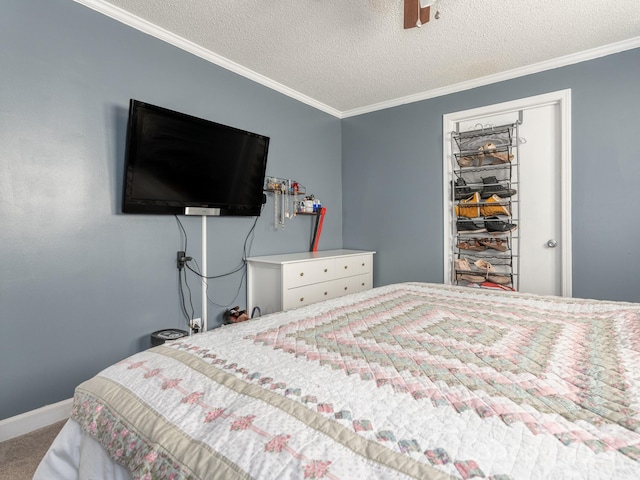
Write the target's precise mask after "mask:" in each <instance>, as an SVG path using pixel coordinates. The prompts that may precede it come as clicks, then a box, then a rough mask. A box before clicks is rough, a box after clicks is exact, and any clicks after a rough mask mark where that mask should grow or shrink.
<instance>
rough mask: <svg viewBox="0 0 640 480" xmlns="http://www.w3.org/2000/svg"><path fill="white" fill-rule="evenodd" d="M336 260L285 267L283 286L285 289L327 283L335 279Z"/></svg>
mask: <svg viewBox="0 0 640 480" xmlns="http://www.w3.org/2000/svg"><path fill="white" fill-rule="evenodd" d="M333 269H334V260H333V259H326V260H317V261H314V262H298V263H291V264H288V265H284V268H283V278H282V281H283V285H284V288H285V289H290V288H296V287H301V286H303V285H311V284H314V283H320V282H326V281H327V280H331V279H332V278H333Z"/></svg>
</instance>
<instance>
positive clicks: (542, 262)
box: [443, 90, 571, 296]
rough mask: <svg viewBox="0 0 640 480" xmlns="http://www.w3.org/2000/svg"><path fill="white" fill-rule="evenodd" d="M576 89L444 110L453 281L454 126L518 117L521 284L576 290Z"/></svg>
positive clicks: (553, 291) (540, 290)
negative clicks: (573, 220) (573, 142)
mask: <svg viewBox="0 0 640 480" xmlns="http://www.w3.org/2000/svg"><path fill="white" fill-rule="evenodd" d="M570 102H571V91H570V90H563V91H559V92H553V93H549V94H545V95H538V96H535V97H529V98H524V99H520V100H514V101H512V102H506V103H501V104H496V105H489V106H486V107H480V108H476V109H472V110H465V111H461V112H454V113H449V114H446V115H444V116H443V133H444V134H443V142H444V144H443V152H444V158H443V162H444V163H443V166H444V168H443V173H444V178H443V180H444V195H443V200H444V279H445V283H452V270H453V267H452V265H453V246H454V245H453V244H454V240H453V237H452V225H453V223H454V222H455V218H454V215H453V209H452V201H451V180H452V172H453V168H454V164H455V159H454V156H453V153H454V147H453V144H452V136H451V135H452V132H454V131H459V132H465V131H469V130H473V129H476V128H479V126H483V127H487V126H490V125H495V126H499V125H505V124H511V123H514V122H517V121H520V122H522V123H521V124H520V126H519V133H518V135H519V137H520V142H519V148H518V154H519V157H520V158H519V167H518V185H517V187H516V188H517V190H518V202H519V208H520V215H519V217H520V222H519V227H518V234H517V235H518V241H519V243H520V245H519V259H518V260H519V263H520V268H519V274H520V277H519V290H520V291H521V292H526V293H536V294H542V295H560V296H571V138H570V135H571V105H570Z"/></svg>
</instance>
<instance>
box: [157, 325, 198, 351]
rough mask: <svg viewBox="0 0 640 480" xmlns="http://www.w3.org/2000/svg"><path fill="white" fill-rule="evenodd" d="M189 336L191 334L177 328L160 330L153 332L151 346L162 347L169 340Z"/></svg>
mask: <svg viewBox="0 0 640 480" xmlns="http://www.w3.org/2000/svg"><path fill="white" fill-rule="evenodd" d="M188 335H189V332H185V331H184V330H178V329H175V328H167V329H164V330H158V331H157V332H153V333H152V334H151V346H152V347H157V346H158V345H162V344H163V343H164V342H166V341H168V340H177V339H178V338H182V337H186V336H188Z"/></svg>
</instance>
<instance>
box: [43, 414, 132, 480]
mask: <svg viewBox="0 0 640 480" xmlns="http://www.w3.org/2000/svg"><path fill="white" fill-rule="evenodd" d="M53 478H64V479H65V480H80V479H87V478H95V479H98V478H99V479H104V480H131V476H130V475H129V472H128V471H127V470H126V469H125V468H124V467H122V466H121V465H118V464H117V463H115V462H114V461H113V460H111V458H109V456H108V455H107V453H106V452H105V451H104V450H103V449H102V447H101V446H100V444H99V443H98V442H96V441H95V440H94V439H93V438H91V437H90V436H89V435H88V434H86V433H84V432H83V431H82V429H81V428H80V425H79V424H78V423H77V422H75V421H74V420H69V421H67V423H66V424H65V425H64V427H62V430H60V433H59V434H58V436H57V437H56V438H55V440H54V441H53V444H52V445H51V448H50V449H49V451H48V452H47V454H46V455H45V457H44V458H43V459H42V462H40V465H39V466H38V469H37V470H36V473H35V474H34V476H33V480H51V479H53Z"/></svg>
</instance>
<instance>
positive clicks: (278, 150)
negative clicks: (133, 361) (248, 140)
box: [0, 0, 640, 419]
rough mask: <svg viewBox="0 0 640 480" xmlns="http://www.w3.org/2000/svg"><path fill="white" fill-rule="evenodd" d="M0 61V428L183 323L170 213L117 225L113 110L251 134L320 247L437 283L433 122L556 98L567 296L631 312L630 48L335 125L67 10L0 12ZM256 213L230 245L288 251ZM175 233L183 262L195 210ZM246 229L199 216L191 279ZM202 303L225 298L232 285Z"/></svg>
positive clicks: (636, 100) (9, 3)
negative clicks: (563, 102) (161, 109)
mask: <svg viewBox="0 0 640 480" xmlns="http://www.w3.org/2000/svg"><path fill="white" fill-rule="evenodd" d="M0 65H1V66H2V68H1V69H0V219H1V220H2V228H1V229H0V245H1V246H2V248H1V250H0V262H1V267H0V269H1V270H0V272H1V274H0V322H1V325H2V327H3V333H2V336H0V364H2V365H3V367H2V369H0V383H1V384H2V385H3V388H2V389H0V419H1V418H6V417H10V416H13V415H16V414H19V413H22V412H26V411H29V410H32V409H35V408H38V407H41V406H43V405H46V404H49V403H53V402H57V401H60V400H64V399H67V398H70V397H71V396H72V394H73V389H74V387H75V386H76V385H77V384H78V383H79V382H81V381H83V380H85V379H87V378H89V377H90V376H92V375H94V374H95V373H97V371H99V370H101V369H102V368H104V367H106V366H107V365H108V364H110V363H113V362H115V361H117V360H120V359H122V358H123V357H125V356H127V355H129V354H132V353H134V352H136V351H139V350H141V349H144V348H146V347H147V346H148V345H149V338H148V337H149V333H150V332H153V331H155V330H158V329H161V328H167V327H178V328H179V327H182V326H183V323H182V317H181V314H180V308H179V298H178V275H177V269H176V268H175V252H176V251H177V250H180V249H183V248H184V242H183V239H182V236H181V233H180V230H179V228H178V225H177V223H176V221H175V219H174V218H173V217H171V216H167V217H165V216H143V215H123V214H121V213H120V197H121V193H122V189H121V176H122V168H123V157H124V141H125V134H126V117H127V106H128V101H129V99H130V98H137V99H140V100H144V101H147V102H150V103H154V104H157V105H162V106H165V107H167V108H172V109H174V110H179V111H183V112H186V113H190V114H192V115H196V116H201V117H204V118H208V119H211V120H214V121H218V122H220V123H225V124H228V125H232V126H235V127H238V128H243V129H247V130H251V131H255V132H258V133H262V134H265V135H269V136H270V137H271V147H270V155H269V162H268V167H267V174H268V175H275V176H283V177H291V178H295V179H298V180H299V181H301V182H302V183H303V184H305V185H306V186H307V188H308V190H309V191H310V192H312V193H315V194H316V195H317V196H318V197H319V198H320V199H321V200H322V202H323V204H324V205H325V206H326V207H327V208H328V214H327V218H326V219H325V224H324V228H323V233H322V240H321V242H320V248H322V249H330V248H339V247H341V246H343V245H344V247H346V248H363V249H364V248H366V249H374V250H376V251H377V252H378V254H377V255H376V256H375V257H374V258H375V262H376V265H375V267H376V273H375V279H376V284H377V285H382V284H388V283H392V282H396V281H404V280H425V281H433V282H441V281H442V248H443V247H442V218H441V216H442V209H443V208H442V188H443V186H442V180H441V179H442V169H441V158H442V151H441V145H442V132H441V130H442V127H441V117H442V115H443V114H444V113H448V112H452V111H457V110H463V109H467V108H473V107H477V106H481V105H487V104H491V103H497V102H502V101H507V100H512V99H515V98H521V97H526V96H530V95H535V94H539V93H545V92H549V91H554V90H560V89H564V88H572V89H573V154H574V156H573V195H574V198H573V204H574V212H573V221H574V225H573V235H574V272H573V274H574V275H573V280H574V293H575V295H576V296H584V297H596V298H613V299H626V300H636V301H638V300H640V297H639V295H640V294H639V293H638V292H640V288H639V287H640V275H639V274H638V267H637V265H638V261H637V248H633V247H634V246H635V244H636V243H637V242H636V239H637V238H640V226H639V223H638V221H637V219H636V218H635V216H634V215H633V210H631V211H630V210H629V209H628V207H629V206H631V205H634V200H635V199H634V198H633V194H634V192H635V191H636V190H637V185H638V181H639V180H640V170H639V169H640V163H639V162H637V160H638V159H639V158H640V151H639V147H638V142H637V137H638V135H639V134H640V130H638V126H637V125H638V122H637V118H636V117H637V112H638V111H640V97H639V95H640V94H639V93H638V89H637V88H636V85H637V80H638V78H640V51H639V50H635V51H631V52H626V53H622V54H618V55H613V56H610V57H606V58H603V59H599V60H594V61H591V62H585V63H583V64H579V65H575V66H571V67H566V68H562V69H557V70H553V71H550V72H545V73H541V74H538V75H534V76H530V77H525V78H521V79H517V80H512V81H509V82H504V83H502V84H498V85H492V86H488V87H483V88H478V89H474V90H470V91H467V92H462V93H459V94H455V95H448V96H445V97H441V98H436V99H432V100H428V101H424V102H419V103H416V104H412V105H406V106H402V107H397V108H392V109H388V110H385V111H381V112H376V113H371V114H368V115H362V116H359V117H355V118H349V119H345V120H343V121H342V122H340V121H339V120H337V119H336V118H333V117H331V116H330V115H327V114H324V113H322V112H319V111H317V110H315V109H313V108H311V107H308V106H306V105H304V104H301V103H299V102H297V101H295V100H292V99H290V98H287V97H285V96H282V95H280V94H278V93H276V92H274V91H272V90H270V89H268V88H265V87H262V86H260V85H257V84H255V83H252V82H250V81H248V80H246V79H244V78H241V77H239V76H237V75H234V74H232V73H230V72H228V71H226V70H224V69H221V68H219V67H216V66H214V65H212V64H210V63H208V62H206V61H204V60H201V59H198V58H196V57H194V56H192V55H190V54H188V53H186V52H183V51H181V50H179V49H176V48H174V47H171V46H170V45H167V44H164V43H163V42H160V41H158V40H156V39H154V38H151V37H149V36H147V35H144V34H142V33H140V32H137V31H135V30H133V29H131V28H128V27H126V26H124V25H121V24H119V23H118V22H115V21H113V20H110V19H109V18H107V17H105V16H103V15H101V14H98V13H96V12H93V11H91V10H90V9H88V8H86V7H83V6H81V5H79V4H76V3H74V2H72V1H71V0H5V1H4V2H3V5H2V15H0ZM343 203H344V208H343ZM272 210H273V200H272V199H271V198H270V200H269V203H268V204H267V205H266V210H265V212H264V213H263V215H262V216H261V217H259V220H258V224H257V227H256V232H255V236H254V239H253V242H252V243H251V252H250V253H251V254H252V255H262V254H270V253H282V252H292V251H304V250H306V249H307V248H308V243H309V240H310V232H311V223H310V218H306V217H305V218H299V219H296V220H295V221H291V222H289V223H288V224H287V227H286V230H284V231H278V232H276V231H274V229H273V226H272V223H273V214H272ZM182 221H183V223H184V226H185V228H186V230H187V233H188V235H189V241H188V248H187V251H188V254H189V255H191V256H193V257H195V258H199V257H200V250H201V245H200V234H201V229H200V226H201V225H200V218H185V217H182ZM251 225H252V220H251V219H246V218H217V219H209V220H208V238H209V240H208V245H207V247H208V255H209V262H208V268H209V273H210V274H217V273H222V272H225V271H228V270H231V269H233V268H235V267H236V266H238V265H239V264H240V261H241V258H242V244H243V241H244V238H245V235H246V234H247V232H248V231H249V229H250V228H251ZM190 278H191V280H190V285H191V288H192V291H193V301H194V307H195V310H196V315H198V314H199V312H200V287H199V284H198V283H197V280H196V279H195V278H194V277H190ZM209 294H210V298H211V299H212V301H213V302H215V303H217V304H219V305H229V304H231V305H235V304H240V305H243V304H244V295H245V287H244V283H243V280H242V276H241V275H234V276H232V277H229V278H226V279H223V280H220V281H212V282H211V286H210V289H209ZM222 309H223V308H222V307H220V306H213V305H212V306H210V314H211V316H212V317H213V318H211V319H210V323H212V324H215V323H216V322H218V321H219V315H220V312H221V311H222Z"/></svg>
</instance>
